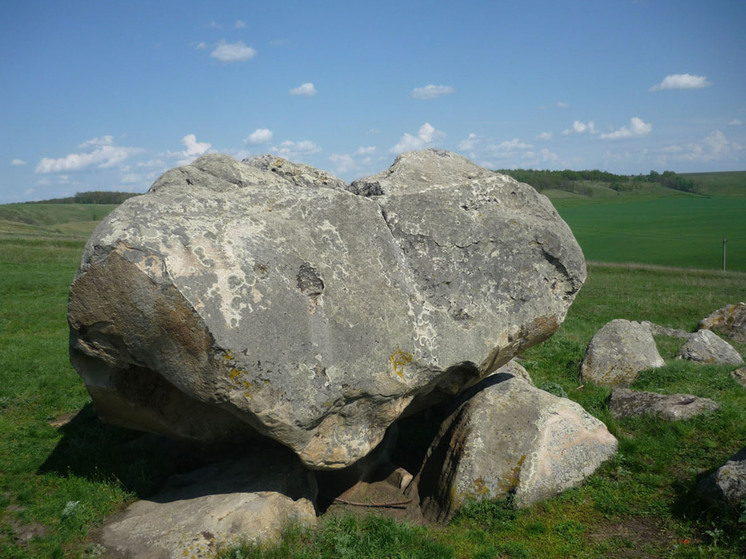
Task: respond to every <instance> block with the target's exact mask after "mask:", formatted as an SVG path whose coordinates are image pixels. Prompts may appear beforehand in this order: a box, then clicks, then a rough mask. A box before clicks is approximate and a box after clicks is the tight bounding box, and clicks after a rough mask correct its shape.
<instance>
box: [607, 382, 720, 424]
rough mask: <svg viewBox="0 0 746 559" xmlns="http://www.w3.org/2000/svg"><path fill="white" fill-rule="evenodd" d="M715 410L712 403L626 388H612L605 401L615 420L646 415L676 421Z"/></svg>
mask: <svg viewBox="0 0 746 559" xmlns="http://www.w3.org/2000/svg"><path fill="white" fill-rule="evenodd" d="M719 408H720V406H719V405H718V404H717V402H715V401H714V400H711V399H709V398H700V397H698V396H693V395H691V394H671V395H664V394H658V393H656V392H641V391H637V390H629V389H627V388H615V389H614V390H612V392H611V398H610V399H609V411H611V415H613V416H614V417H615V418H616V419H621V418H626V417H638V416H641V415H646V414H649V415H655V416H657V417H660V418H661V419H665V420H666V421H677V420H680V419H689V418H691V417H694V416H695V415H700V414H703V413H708V412H712V411H715V410H717V409H719Z"/></svg>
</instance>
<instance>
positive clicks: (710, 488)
mask: <svg viewBox="0 0 746 559" xmlns="http://www.w3.org/2000/svg"><path fill="white" fill-rule="evenodd" d="M697 493H699V495H700V496H701V497H702V498H703V499H705V500H706V501H709V502H711V503H719V504H725V505H728V506H731V507H740V506H741V503H742V502H743V501H746V448H742V449H741V450H739V451H738V452H737V453H736V454H734V455H733V456H731V457H730V458H729V459H728V461H727V462H726V463H725V464H723V465H722V466H721V467H719V468H718V469H717V470H715V472H713V473H712V474H710V475H709V476H707V477H705V478H704V479H702V481H700V482H699V484H698V485H697Z"/></svg>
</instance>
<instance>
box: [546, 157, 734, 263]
mask: <svg viewBox="0 0 746 559" xmlns="http://www.w3.org/2000/svg"><path fill="white" fill-rule="evenodd" d="M686 176H687V177H689V178H694V177H695V175H686ZM696 177H697V178H696V180H698V181H700V182H701V183H702V185H703V187H702V192H703V193H704V194H690V193H685V192H677V191H673V190H668V189H665V188H662V187H648V188H645V189H643V190H639V191H634V192H626V193H621V194H616V193H614V192H613V191H611V190H610V189H605V191H604V192H603V193H602V194H603V195H601V194H598V195H594V196H591V197H589V196H578V195H573V194H570V193H567V192H553V191H548V192H545V194H547V195H548V196H549V197H550V198H551V199H552V202H553V203H554V205H555V207H556V208H557V211H558V212H559V213H560V215H561V216H562V218H563V219H564V220H565V221H566V222H567V223H568V225H570V228H571V229H572V230H573V233H574V234H575V237H576V238H577V239H578V242H579V243H580V246H581V247H582V248H583V252H584V254H585V257H586V259H587V260H589V261H595V262H627V263H632V262H636V263H644V264H653V265H659V266H673V267H682V268H701V269H708V270H718V269H722V258H723V238H725V239H726V240H727V243H726V269H728V270H736V271H741V272H746V219H744V216H746V172H739V173H709V174H701V175H696Z"/></svg>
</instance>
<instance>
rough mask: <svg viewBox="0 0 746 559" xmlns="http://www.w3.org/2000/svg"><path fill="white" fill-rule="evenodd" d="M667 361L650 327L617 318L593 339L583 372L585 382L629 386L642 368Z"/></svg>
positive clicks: (582, 366)
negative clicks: (659, 350) (662, 355)
mask: <svg viewBox="0 0 746 559" xmlns="http://www.w3.org/2000/svg"><path fill="white" fill-rule="evenodd" d="M665 364H666V363H665V361H663V358H662V357H661V356H660V353H658V348H657V347H656V345H655V340H654V339H653V334H652V333H651V331H650V328H649V327H648V326H646V325H645V324H641V323H639V322H632V321H629V320H623V319H616V320H612V321H611V322H608V323H607V324H605V325H604V326H603V327H602V328H601V329H600V330H599V331H598V332H596V333H595V334H594V336H593V338H591V342H590V344H589V345H588V349H587V351H586V353H585V357H584V358H583V362H582V363H581V365H580V375H581V377H582V379H583V381H584V382H592V383H594V384H601V385H610V386H614V385H629V384H632V383H633V382H634V381H635V379H636V378H637V375H638V374H639V373H640V372H641V371H644V370H646V369H652V368H655V367H662V366H663V365H665Z"/></svg>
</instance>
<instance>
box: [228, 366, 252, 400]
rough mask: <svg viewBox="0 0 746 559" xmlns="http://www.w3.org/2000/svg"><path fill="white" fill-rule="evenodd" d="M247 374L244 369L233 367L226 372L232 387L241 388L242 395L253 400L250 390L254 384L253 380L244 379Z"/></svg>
mask: <svg viewBox="0 0 746 559" xmlns="http://www.w3.org/2000/svg"><path fill="white" fill-rule="evenodd" d="M247 374H248V373H247V372H246V371H244V370H242V369H238V368H236V367H233V368H232V369H231V370H230V372H229V373H228V378H229V379H230V381H231V386H232V387H233V388H234V389H236V390H243V395H244V396H245V397H246V398H247V399H249V400H253V399H254V395H253V394H252V390H253V389H254V388H255V385H254V383H253V382H251V381H249V380H246V375H247Z"/></svg>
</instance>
